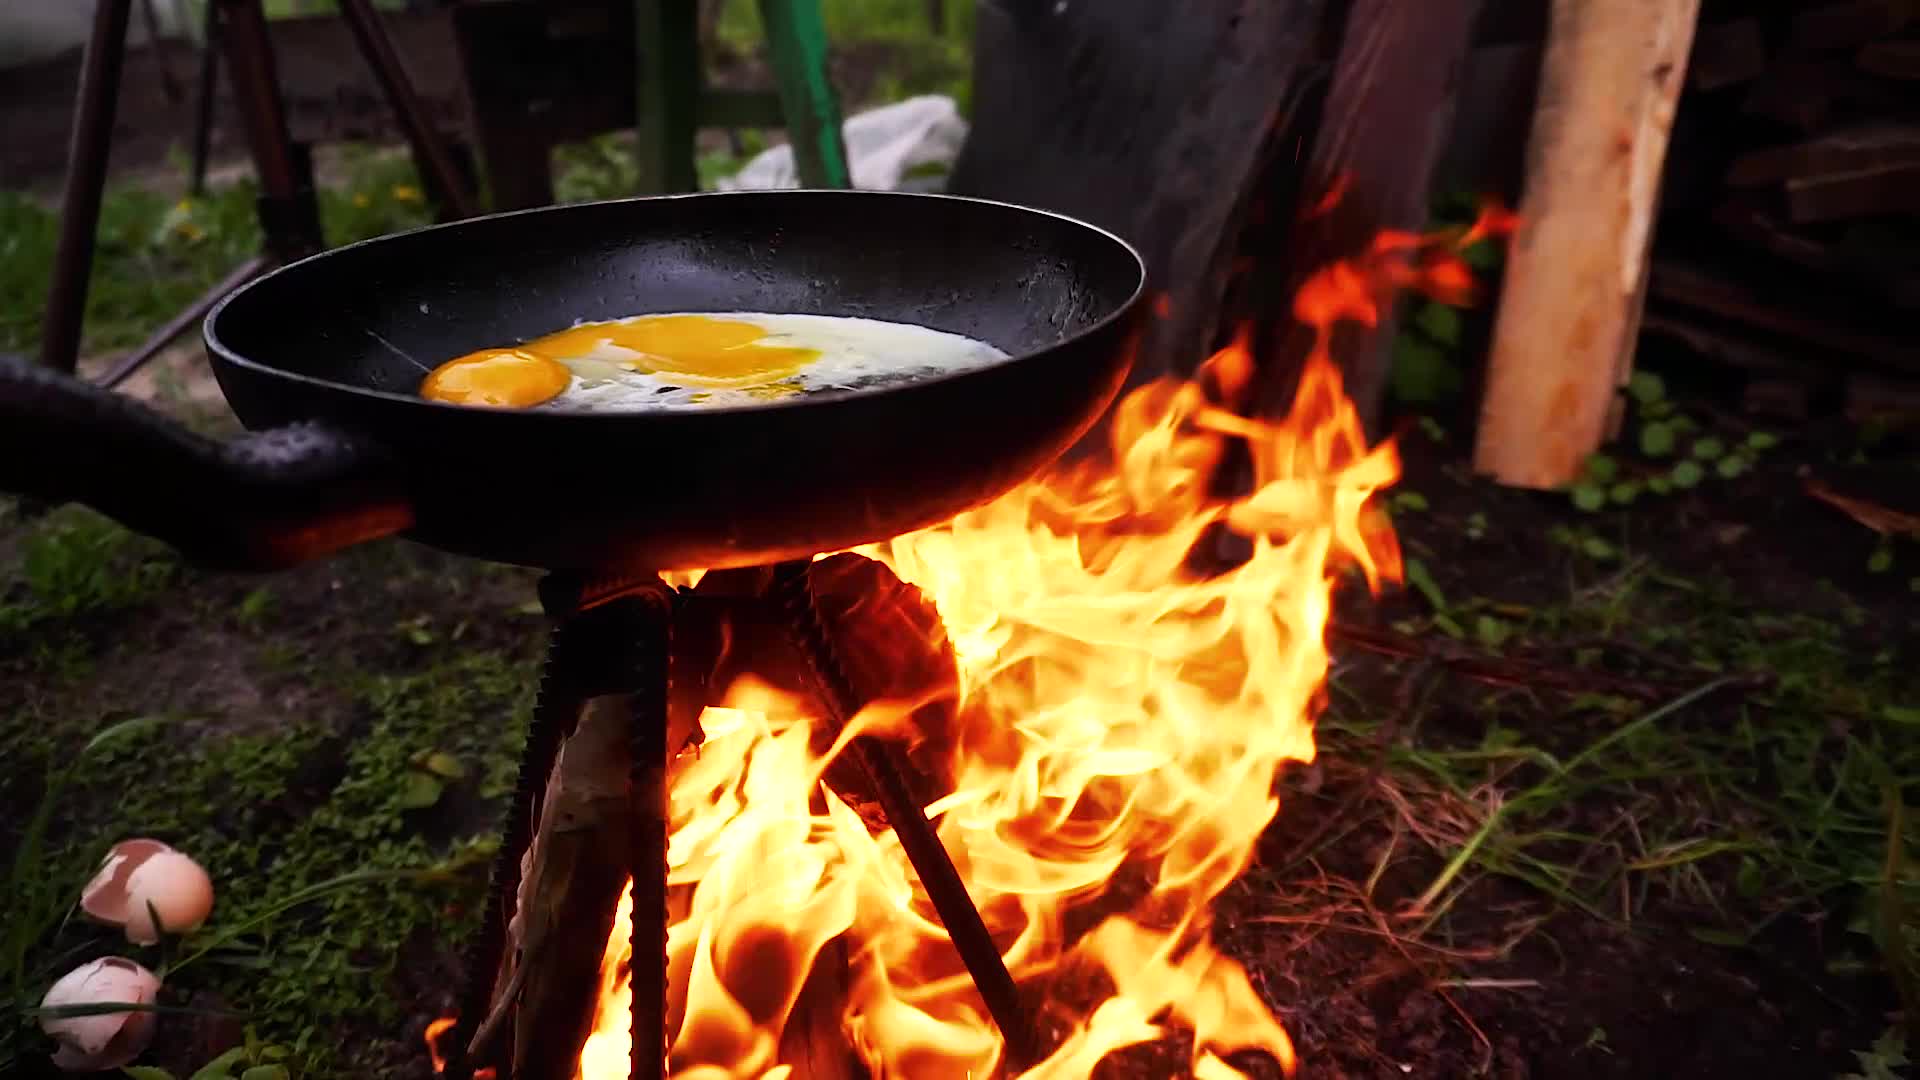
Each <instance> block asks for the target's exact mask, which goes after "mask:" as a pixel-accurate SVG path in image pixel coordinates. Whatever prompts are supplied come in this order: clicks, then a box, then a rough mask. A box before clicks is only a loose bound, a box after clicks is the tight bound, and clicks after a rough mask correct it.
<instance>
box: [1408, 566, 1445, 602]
mask: <svg viewBox="0 0 1920 1080" xmlns="http://www.w3.org/2000/svg"><path fill="white" fill-rule="evenodd" d="M1405 570H1406V574H1407V584H1409V585H1411V586H1413V587H1414V589H1415V590H1416V591H1418V592H1419V593H1420V595H1421V596H1424V597H1426V600H1427V605H1428V606H1429V607H1431V608H1433V610H1435V611H1439V612H1444V611H1446V610H1447V594H1445V593H1443V592H1441V591H1440V583H1439V582H1437V581H1435V580H1433V574H1432V573H1430V572H1429V571H1428V570H1427V564H1426V563H1423V562H1421V561H1420V560H1419V559H1408V560H1407V562H1406V566H1405Z"/></svg>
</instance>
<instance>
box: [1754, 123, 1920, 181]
mask: <svg viewBox="0 0 1920 1080" xmlns="http://www.w3.org/2000/svg"><path fill="white" fill-rule="evenodd" d="M1915 164H1920V126H1915V125H1913V124H1875V125H1872V126H1870V127H1861V128H1855V129H1852V130H1848V131H1836V132H1833V133H1831V134H1828V135H1823V136H1821V137H1820V138H1818V139H1811V140H1808V141H1806V142H1799V143H1794V144H1792V145H1789V146H1769V147H1764V148H1762V149H1759V150H1750V151H1748V152H1747V153H1744V154H1742V155H1740V156H1739V157H1737V158H1735V159H1734V161H1733V164H1732V165H1731V166H1729V167H1728V169H1727V183H1729V184H1731V185H1733V186H1734V187H1760V186H1765V185H1772V184H1779V183H1785V182H1787V181H1789V180H1801V179H1807V178H1810V177H1817V176H1820V175H1822V174H1826V173H1839V172H1850V171H1854V170H1859V169H1872V168H1880V167H1885V166H1897V165H1915Z"/></svg>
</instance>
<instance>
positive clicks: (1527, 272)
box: [1474, 0, 1699, 488]
mask: <svg viewBox="0 0 1920 1080" xmlns="http://www.w3.org/2000/svg"><path fill="white" fill-rule="evenodd" d="M1698 14H1699V3H1698V0H1616V2H1613V3H1609V4H1605V5H1598V4H1593V3H1589V2H1587V0H1555V2H1554V5H1553V23H1552V27H1551V29H1550V31H1549V35H1548V41H1547V56H1546V63H1545V65H1544V69H1543V71H1542V74H1541V86H1540V102H1539V105H1538V111H1537V112H1536V114H1535V116H1534V125H1533V134H1532V139H1531V144H1530V146H1529V149H1528V155H1529V158H1530V164H1529V167H1528V170H1527V180H1526V187H1525V190H1524V193H1523V194H1522V196H1521V203H1520V226H1519V231H1518V232H1517V233H1516V234H1515V236H1514V239H1513V243H1512V246H1511V250H1510V253H1509V256H1508V262H1507V271H1506V280H1505V288H1504V293H1503V296H1502V298H1501V304H1500V314H1499V317H1498V321H1497V322H1496V324H1495V328H1494V339H1493V349H1492V353H1491V355H1490V357H1489V359H1488V367H1487V385H1486V394H1485V397H1484V399H1483V401H1482V404H1481V414H1480V429H1479V436H1478V441H1477V443H1476V446H1475V449H1474V466H1475V468H1476V469H1478V470H1479V471H1481V472H1483V473H1488V474H1491V475H1492V476H1493V477H1495V478H1496V479H1497V480H1499V481H1501V482H1502V483H1506V484H1511V485H1515V486H1520V487H1532V488H1557V487H1561V486H1564V485H1566V484H1568V483H1571V482H1572V481H1573V480H1574V479H1575V478H1576V477H1577V476H1578V475H1579V472H1580V469H1581V468H1582V466H1583V464H1584V462H1585V460H1586V458H1587V457H1588V455H1590V454H1591V453H1592V452H1593V451H1594V450H1596V449H1598V448H1599V445H1600V443H1601V441H1602V439H1603V437H1604V436H1605V433H1606V430H1607V424H1608V420H1609V414H1610V413H1611V411H1612V409H1613V404H1614V397H1615V392H1616V388H1617V385H1618V383H1619V380H1620V376H1621V374H1622V372H1621V370H1620V365H1621V361H1622V358H1623V357H1626V356H1627V355H1628V350H1629V349H1630V348H1631V347H1632V343H1633V341H1634V340H1635V339H1636V338H1637V336H1638V330H1639V324H1640V315H1641V303H1640V294H1641V288H1642V285H1643V282H1644V281H1645V273H1646V265H1647V253H1648V247H1649V244H1650V241H1651V236H1652V226H1653V219H1654V214H1655V211H1656V208H1657V203H1658V199H1659V188H1660V177H1661V170H1662V166H1663V164H1664V163H1665V160H1666V152H1667V141H1668V139H1669V137H1670V135H1671V132H1672V127H1673V115H1674V110H1675V107H1676V105H1677V101H1678V98H1679V94H1680V88H1681V86H1682V84H1683V83H1684V82H1685V65H1686V61H1687V55H1688V52H1689V48H1690V46H1691V43H1692V39H1693V30H1694V22H1695V19H1696V17H1697V16H1698Z"/></svg>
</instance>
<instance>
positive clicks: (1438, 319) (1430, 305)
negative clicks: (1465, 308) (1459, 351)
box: [1413, 300, 1460, 346]
mask: <svg viewBox="0 0 1920 1080" xmlns="http://www.w3.org/2000/svg"><path fill="white" fill-rule="evenodd" d="M1413 325H1415V326H1417V327H1419V328H1420V330H1421V332H1422V333H1424V334H1426V335H1427V336H1428V337H1430V338H1432V339H1433V340H1434V341H1435V342H1437V343H1439V344H1441V345H1447V346H1452V345H1457V344H1459V343H1460V313H1459V312H1457V311H1455V310H1453V309H1452V308H1450V307H1448V306H1447V305H1445V304H1442V303H1439V302H1437V301H1431V300H1430V301H1428V302H1427V303H1426V304H1425V305H1423V306H1422V307H1421V308H1420V313H1419V314H1418V315H1415V316H1414V317H1413Z"/></svg>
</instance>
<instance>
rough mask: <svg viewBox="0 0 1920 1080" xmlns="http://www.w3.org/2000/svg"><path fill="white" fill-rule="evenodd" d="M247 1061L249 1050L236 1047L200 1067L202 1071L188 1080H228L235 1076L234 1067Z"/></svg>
mask: <svg viewBox="0 0 1920 1080" xmlns="http://www.w3.org/2000/svg"><path fill="white" fill-rule="evenodd" d="M246 1059H247V1048H246V1047H244V1046H236V1047H234V1048H233V1049H231V1050H229V1051H227V1052H226V1053H224V1054H221V1055H220V1056H219V1057H217V1058H214V1059H213V1060H212V1061H209V1062H207V1063H206V1064H205V1065H202V1066H200V1071H199V1072H196V1073H194V1074H193V1075H192V1076H191V1077H188V1078H187V1080H227V1078H228V1077H231V1076H232V1075H233V1067H234V1066H235V1065H238V1064H240V1063H241V1062H243V1061H245V1060H246Z"/></svg>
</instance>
